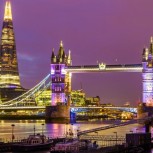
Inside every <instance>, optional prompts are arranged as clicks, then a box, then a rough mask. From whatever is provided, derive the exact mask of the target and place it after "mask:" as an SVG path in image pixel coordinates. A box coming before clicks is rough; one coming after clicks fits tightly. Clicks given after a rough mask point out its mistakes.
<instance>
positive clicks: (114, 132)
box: [114, 132, 117, 145]
mask: <svg viewBox="0 0 153 153" xmlns="http://www.w3.org/2000/svg"><path fill="white" fill-rule="evenodd" d="M114 133H115V134H116V145H117V132H114Z"/></svg>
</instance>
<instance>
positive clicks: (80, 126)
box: [0, 120, 153, 153]
mask: <svg viewBox="0 0 153 153" xmlns="http://www.w3.org/2000/svg"><path fill="white" fill-rule="evenodd" d="M114 122H118V121H106V120H105V121H85V122H77V123H74V124H56V123H54V124H53V123H51V124H45V121H44V120H1V121H0V139H1V141H11V137H12V126H11V125H12V124H14V125H15V126H14V130H13V131H14V132H13V133H14V136H15V139H22V138H26V137H27V136H28V135H30V134H33V133H34V127H35V133H36V134H37V133H42V132H43V134H45V135H46V136H47V137H50V138H51V137H62V136H64V135H65V134H66V132H67V131H68V130H69V129H71V130H72V131H73V133H74V135H76V134H77V131H78V130H79V131H83V130H88V129H92V128H97V127H102V126H107V125H110V124H113V123H114ZM43 124H44V125H43ZM132 131H133V132H144V131H145V128H144V126H143V125H140V124H130V125H127V126H122V127H117V128H112V129H107V130H104V131H99V132H98V133H95V134H98V135H114V132H117V134H118V136H125V135H126V133H130V132H132ZM152 133H153V131H152ZM151 153H153V151H152V152H151Z"/></svg>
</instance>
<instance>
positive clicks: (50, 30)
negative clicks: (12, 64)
mask: <svg viewBox="0 0 153 153" xmlns="http://www.w3.org/2000/svg"><path fill="white" fill-rule="evenodd" d="M137 2H138V0H137V1H135V2H132V1H128V2H122V1H121V0H117V1H115V2H114V1H113V2H112V1H100V0H97V1H96V2H94V1H93V0H90V1H83V2H82V1H81V0H80V1H73V2H72V1H69V0H65V1H55V0H53V1H49V0H45V1H44V0H37V5H35V2H31V1H24V0H20V1H18V0H12V1H11V4H12V14H13V24H14V31H15V39H16V47H17V55H18V61H19V62H18V64H19V72H20V78H21V84H22V86H23V87H25V88H31V87H33V86H34V85H36V83H38V82H40V81H41V80H42V79H43V78H44V77H45V76H46V75H47V74H48V73H49V72H50V57H51V52H52V48H55V52H56V53H57V51H58V48H59V43H60V40H63V43H64V48H65V51H66V52H67V53H68V50H69V49H70V50H71V52H72V64H73V65H85V64H88V65H92V64H94V65H95V64H97V61H98V62H104V63H106V64H128V63H129V64H133V63H136V64H137V63H141V60H142V51H143V48H144V46H147V47H148V46H149V41H150V36H151V35H152V34H153V30H152V25H153V22H152V21H151V19H150V18H147V17H148V16H149V15H151V13H153V11H152V10H151V4H153V2H151V1H150V0H148V1H147V2H143V1H139V4H140V5H139V8H138V7H137ZM87 4H88V5H87ZM119 4H120V5H119ZM4 6H5V1H4V0H3V1H0V18H1V20H0V25H1V27H2V21H3V15H4ZM149 8H150V9H149ZM26 10H28V11H26ZM91 10H92V11H91ZM142 10H143V11H142ZM149 17H150V16H149ZM103 21H104V22H103ZM0 31H1V30H0ZM87 77H88V79H86V78H87ZM81 84H82V87H83V89H84V91H85V92H86V93H87V95H90V96H100V97H101V100H102V102H111V103H115V104H122V103H123V102H126V101H130V102H133V104H134V103H135V104H136V101H139V100H140V99H141V97H142V95H141V94H142V78H141V73H124V72H122V73H120V72H119V73H107V74H105V73H97V74H73V75H72V89H80V88H81Z"/></svg>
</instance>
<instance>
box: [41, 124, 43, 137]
mask: <svg viewBox="0 0 153 153" xmlns="http://www.w3.org/2000/svg"><path fill="white" fill-rule="evenodd" d="M41 125H42V135H44V124H41Z"/></svg>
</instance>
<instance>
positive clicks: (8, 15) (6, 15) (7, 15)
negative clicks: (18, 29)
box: [4, 1, 12, 20]
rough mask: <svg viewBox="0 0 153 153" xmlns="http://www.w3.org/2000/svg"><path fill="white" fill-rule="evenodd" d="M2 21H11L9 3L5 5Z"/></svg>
mask: <svg viewBox="0 0 153 153" xmlns="http://www.w3.org/2000/svg"><path fill="white" fill-rule="evenodd" d="M4 20H12V10H11V3H10V2H9V1H7V2H6V4H5V13H4Z"/></svg>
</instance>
